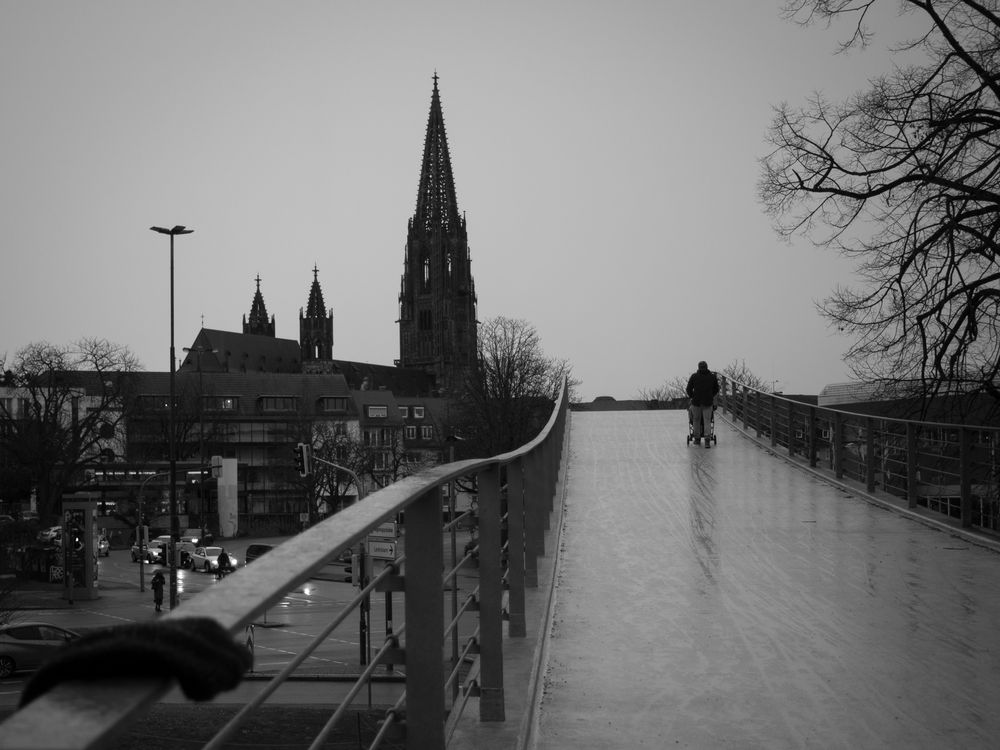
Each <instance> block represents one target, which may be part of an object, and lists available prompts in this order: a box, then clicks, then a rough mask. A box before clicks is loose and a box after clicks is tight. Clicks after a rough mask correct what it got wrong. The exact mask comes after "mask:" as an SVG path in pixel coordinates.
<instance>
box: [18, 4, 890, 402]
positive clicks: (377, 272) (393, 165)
mask: <svg viewBox="0 0 1000 750" xmlns="http://www.w3.org/2000/svg"><path fill="white" fill-rule="evenodd" d="M780 5H781V3H780V2H772V1H770V0H759V1H755V2H752V3H751V2H747V0H716V1H715V2H689V1H688V2H681V1H680V0H648V1H641V0H613V1H612V0H606V1H601V2H597V1H588V0H565V1H561V2H556V1H549V0H535V1H533V2H521V1H520V0H514V1H512V2H504V3H485V2H468V1H459V0H456V1H454V2H442V1H439V0H423V1H422V2H419V3H418V2H403V1H398V2H393V1H389V0H387V1H385V2H341V1H339V0H325V1H322V2H320V1H318V0H298V1H297V2H294V3H288V2H277V1H275V2H261V1H259V0H243V1H241V2H233V1H232V0H217V1H216V2H211V3H206V2H188V1H185V0H180V1H175V2H170V3H157V2H141V1H135V0H119V1H116V2H110V1H108V0H91V1H90V2H87V3H80V2H75V1H74V2H70V1H69V0H63V1H59V0H53V1H51V2H22V1H21V0H0V101H2V111H3V116H2V117H0V191H2V192H0V218H2V222H3V231H2V233H0V242H2V247H3V251H2V255H0V258H2V261H0V262H2V271H0V356H2V355H4V354H6V355H7V357H8V359H10V358H11V357H13V356H14V354H15V353H16V351H17V350H19V349H21V348H22V347H24V346H26V345H27V344H29V343H34V342H40V341H46V342H49V343H52V344H55V345H60V346H62V345H68V344H71V343H72V342H74V341H77V340H79V339H81V338H85V337H86V338H91V337H93V338H102V339H108V340H110V341H112V342H115V343H117V344H121V345H124V346H127V347H128V348H129V349H131V351H132V352H133V353H134V354H136V355H137V357H138V358H139V360H140V362H141V363H142V365H143V367H144V369H146V370H150V371H161V372H162V371H167V370H168V368H169V359H170V358H169V346H170V259H169V258H170V253H169V240H168V238H167V237H165V236H162V235H159V234H156V233H154V232H151V231H149V227H150V226H153V225H158V226H166V227H170V226H174V225H176V224H182V225H186V226H188V227H190V228H192V229H194V230H195V231H194V233H193V234H190V235H186V236H183V237H179V238H177V240H176V244H175V250H174V302H175V312H174V321H175V334H174V337H175V346H176V351H177V354H178V358H182V357H183V356H184V355H183V352H182V348H183V347H186V346H190V345H191V343H192V342H193V341H194V338H195V336H196V335H197V333H198V330H199V328H200V327H201V326H202V325H204V326H205V327H207V328H216V329H222V330H229V331H241V330H242V320H243V316H245V315H249V313H250V305H251V302H252V299H253V294H254V291H255V288H256V286H255V278H256V277H257V276H258V275H259V276H260V278H261V292H262V294H263V297H264V301H265V304H266V306H267V310H268V313H269V314H271V315H274V316H275V321H276V334H277V336H278V337H281V338H290V339H296V340H297V339H298V333H299V331H298V316H299V310H300V309H301V308H304V307H305V306H306V304H307V301H308V294H309V289H310V286H311V284H312V279H313V268H314V266H315V267H316V268H318V272H319V281H320V284H321V286H322V290H323V295H324V299H325V302H326V306H327V307H328V308H331V309H332V310H333V314H334V357H335V358H337V359H347V360H357V361H363V362H371V363H375V364H391V363H392V361H393V360H394V359H396V358H398V356H399V332H398V326H397V324H396V320H397V317H398V295H399V289H400V277H401V274H402V272H403V254H404V247H405V241H406V232H407V222H408V220H409V219H410V217H411V216H412V215H413V212H414V209H415V206H416V197H417V185H418V178H419V173H420V162H421V157H422V152H423V141H424V133H425V130H426V125H427V115H428V112H429V108H430V100H431V91H432V86H433V80H432V79H433V76H434V74H435V73H437V75H438V76H439V84H438V85H439V89H440V93H441V102H442V108H443V112H444V117H445V126H446V129H447V134H448V142H449V148H450V152H451V158H452V166H453V171H454V175H455V185H456V192H457V196H458V204H459V210H461V211H462V212H464V214H465V216H466V220H467V226H468V234H469V247H470V254H471V259H472V270H473V275H474V278H475V283H476V291H477V294H478V303H479V304H478V314H479V319H480V320H485V319H489V318H493V317H496V316H499V315H503V316H506V317H509V318H515V319H522V320H525V321H527V322H528V323H530V324H531V325H532V326H534V327H535V329H536V330H537V332H538V334H539V337H540V339H541V344H542V348H543V350H544V353H545V354H546V355H547V356H551V357H557V358H561V359H566V360H568V361H569V362H570V363H571V365H572V372H573V376H574V377H575V378H577V379H578V380H579V381H581V385H580V387H579V389H578V390H579V395H580V396H581V398H582V399H583V400H588V401H589V400H591V399H593V398H594V397H597V396H604V395H608V396H613V397H615V398H617V399H629V398H635V397H637V395H638V394H639V392H640V391H641V390H644V389H651V388H655V387H657V386H659V385H661V384H663V383H664V382H667V381H669V380H672V379H673V378H676V377H681V376H683V377H686V376H687V375H688V374H689V373H690V372H692V371H693V370H694V369H695V367H696V365H697V362H698V361H699V360H702V359H704V360H706V361H708V363H709V365H710V367H712V368H713V369H722V368H724V367H725V366H726V365H727V364H729V363H732V362H743V363H745V364H746V366H747V367H749V368H750V370H751V371H753V372H754V373H755V374H757V375H758V376H759V377H761V378H763V379H765V380H767V381H769V382H771V383H772V386H773V387H775V388H776V389H777V390H781V391H784V392H786V393H818V392H819V391H820V390H821V389H822V388H823V386H824V385H826V384H828V383H835V382H843V381H845V380H848V379H849V372H848V370H847V368H846V366H845V365H844V363H843V361H842V355H843V353H844V351H845V350H846V349H847V347H848V346H849V344H850V341H848V340H846V339H844V338H843V337H842V336H841V335H839V334H838V333H837V332H836V331H835V330H831V328H830V327H829V325H828V324H827V322H826V321H825V320H824V319H823V318H822V317H821V316H820V315H819V313H818V312H817V310H816V303H817V302H819V301H821V300H822V299H823V298H825V297H827V296H828V295H829V294H830V293H831V292H832V291H833V289H834V288H835V287H836V286H837V285H838V284H850V283H852V280H853V271H852V267H851V265H850V263H849V262H848V261H847V260H845V259H843V258H841V257H839V256H838V255H837V254H835V253H834V252H833V251H830V250H826V249H822V248H817V247H814V246H813V245H812V244H810V243H809V242H807V241H806V240H804V239H797V240H794V241H792V242H791V243H786V242H785V241H784V240H782V239H781V238H779V237H778V236H777V235H776V234H775V232H774V231H773V229H772V227H771V220H770V218H769V217H768V216H766V215H765V214H764V212H763V210H762V207H761V205H760V203H759V202H758V200H757V198H756V183H757V181H758V179H759V174H760V167H759V159H760V157H761V156H763V155H764V154H765V153H766V151H767V144H766V141H765V135H766V131H767V128H768V125H769V123H770V121H771V118H772V116H773V107H774V106H775V105H778V104H779V103H781V102H783V101H788V102H790V103H802V102H804V101H805V99H806V97H808V96H809V95H810V94H811V93H812V92H814V91H822V92H824V93H825V94H827V95H829V96H831V97H834V98H842V97H844V96H847V95H849V94H851V93H852V92H854V91H857V90H860V89H862V88H864V87H865V84H866V81H867V79H868V78H870V77H873V76H875V75H877V74H878V73H880V72H884V71H886V70H887V69H888V66H889V64H890V62H889V61H890V57H889V56H888V54H887V53H886V52H885V49H884V45H882V44H876V45H875V47H874V48H872V49H871V50H869V51H868V52H865V53H863V54H859V53H852V54H850V55H836V54H834V53H835V50H836V42H837V40H838V35H837V34H836V31H835V30H826V29H823V28H808V29H803V28H800V27H798V26H796V25H793V24H791V23H789V22H787V21H785V20H783V19H782V18H781V17H780V14H779V9H780ZM890 10H891V11H892V12H889V14H888V15H887V16H885V18H887V19H889V22H890V23H892V22H893V19H894V8H890ZM886 12H888V11H886Z"/></svg>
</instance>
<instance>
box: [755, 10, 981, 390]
mask: <svg viewBox="0 0 1000 750" xmlns="http://www.w3.org/2000/svg"><path fill="white" fill-rule="evenodd" d="M883 1H884V0H793V1H792V2H788V3H787V4H786V6H785V14H786V16H787V17H788V18H790V19H792V20H793V21H795V22H798V23H801V24H809V23H813V22H827V23H829V22H831V21H833V20H837V19H842V20H848V19H849V20H850V23H851V26H850V29H851V30H850V32H849V34H848V37H847V38H846V39H845V40H843V41H842V44H841V48H842V49H848V48H851V47H861V46H864V45H866V44H869V43H870V42H871V40H872V39H873V33H874V32H873V30H872V29H871V28H870V27H869V26H868V25H867V22H868V21H869V20H870V17H871V11H872V9H873V8H874V6H875V5H877V4H878V3H879V2H883ZM900 5H901V7H902V8H903V10H904V11H906V12H909V13H910V14H912V17H911V19H910V20H913V21H916V22H918V23H921V25H922V29H921V30H920V32H919V33H918V34H917V35H916V36H915V37H914V38H913V39H912V41H909V42H908V43H905V44H902V45H898V46H897V47H896V48H895V50H894V51H895V52H896V53H897V54H898V55H899V56H900V65H899V66H898V67H897V68H895V69H894V70H893V71H891V72H889V73H886V74H884V75H882V76H880V77H877V78H873V79H872V80H870V81H869V84H868V88H867V89H866V90H864V91H861V92H859V93H857V94H855V95H854V96H852V97H850V98H848V99H847V100H845V101H842V102H830V101H827V100H826V99H825V98H824V97H823V96H822V95H820V94H816V95H814V96H813V97H812V99H811V100H810V101H808V102H807V103H806V104H805V105H804V106H802V107H790V106H788V105H782V106H780V107H778V108H777V109H776V114H775V118H774V122H773V124H772V126H771V128H770V131H769V140H770V142H771V143H772V144H773V146H774V150H773V151H772V152H771V153H770V154H769V155H768V156H766V157H765V158H764V159H763V160H762V167H763V169H762V175H761V179H760V183H759V194H760V197H761V200H762V201H763V203H764V205H765V206H766V208H767V210H768V212H769V213H770V214H771V215H772V216H773V217H774V220H775V224H776V227H777V230H778V232H779V233H780V234H782V235H784V236H791V235H793V234H803V235H805V236H808V237H810V238H811V239H812V240H813V241H814V242H816V243H817V244H819V245H823V246H827V247H831V248H834V249H836V250H838V251H840V252H842V253H844V254H845V255H846V256H848V257H851V258H854V259H856V260H857V262H858V274H859V277H860V284H859V285H858V286H857V287H856V288H839V289H836V290H835V291H834V292H833V294H832V296H831V297H830V298H829V299H827V300H826V301H825V302H824V303H823V304H822V306H821V310H822V312H823V313H824V314H825V315H826V316H827V317H828V318H829V319H830V320H831V321H832V322H833V323H835V324H836V325H837V326H838V327H839V328H840V329H841V330H842V331H845V332H846V333H847V334H848V335H850V336H852V337H853V339H854V343H853V345H852V346H851V347H850V349H849V350H848V352H847V361H848V362H849V364H850V365H851V367H852V369H853V371H854V374H855V375H856V376H857V377H859V378H861V379H864V380H869V381H874V382H883V383H885V384H895V388H894V390H895V391H896V392H897V393H898V392H900V386H901V385H902V384H909V385H910V386H912V387H911V390H910V392H911V394H912V395H916V396H919V397H920V398H921V399H922V400H923V404H924V407H923V408H924V409H925V410H926V406H927V404H928V403H929V400H930V399H931V398H937V397H948V396H955V395H957V394H965V395H976V394H981V393H986V394H989V395H990V396H992V398H993V399H994V400H995V401H994V403H995V405H1000V391H998V390H997V387H996V381H997V375H998V371H1000V335H998V334H1000V283H998V282H1000V267H998V264H997V249H998V245H997V241H998V240H997V236H998V233H1000V148H998V145H1000V55H997V48H998V43H1000V15H998V4H997V2H996V1H995V0H989V1H988V2H979V1H977V0H941V1H939V2H931V1H930V0H903V2H901V3H900ZM908 60H910V61H912V60H918V62H917V63H912V62H909V63H908V62H907V61H908Z"/></svg>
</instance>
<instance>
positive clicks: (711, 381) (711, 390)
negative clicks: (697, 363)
mask: <svg viewBox="0 0 1000 750" xmlns="http://www.w3.org/2000/svg"><path fill="white" fill-rule="evenodd" d="M718 392H719V379H718V378H717V377H715V373H714V372H712V371H711V370H698V371H697V372H696V373H694V375H692V376H691V377H690V378H688V385H687V395H688V396H689V397H690V399H691V405H692V406H711V405H712V404H713V403H714V401H715V396H716V394H717V393H718Z"/></svg>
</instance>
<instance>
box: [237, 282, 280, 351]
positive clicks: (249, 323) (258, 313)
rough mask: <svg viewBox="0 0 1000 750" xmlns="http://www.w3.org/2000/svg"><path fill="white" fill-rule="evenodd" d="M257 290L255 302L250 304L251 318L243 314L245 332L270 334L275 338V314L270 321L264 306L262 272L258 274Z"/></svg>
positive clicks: (257, 334) (262, 334)
mask: <svg viewBox="0 0 1000 750" xmlns="http://www.w3.org/2000/svg"><path fill="white" fill-rule="evenodd" d="M256 281H257V292H256V294H254V296H253V303H252V304H251V305H250V320H247V316H246V315H244V316H243V333H252V334H254V335H256V336H270V337H271V338H272V339H273V338H274V316H273V315H272V316H271V319H270V321H269V320H268V319H267V308H266V307H265V306H264V297H263V295H261V293H260V274H258V275H257V279H256Z"/></svg>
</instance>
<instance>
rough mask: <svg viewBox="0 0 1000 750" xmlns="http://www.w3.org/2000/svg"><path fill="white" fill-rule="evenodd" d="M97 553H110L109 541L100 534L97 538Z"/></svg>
mask: <svg viewBox="0 0 1000 750" xmlns="http://www.w3.org/2000/svg"><path fill="white" fill-rule="evenodd" d="M97 554H98V556H99V557H107V556H108V555H110V554H111V542H109V541H108V538H107V537H106V536H102V537H101V538H100V539H98V540H97Z"/></svg>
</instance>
